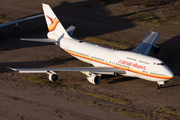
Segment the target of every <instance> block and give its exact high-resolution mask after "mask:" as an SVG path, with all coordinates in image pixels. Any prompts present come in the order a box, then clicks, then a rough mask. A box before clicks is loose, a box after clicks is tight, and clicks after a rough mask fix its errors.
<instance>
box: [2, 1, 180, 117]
mask: <svg viewBox="0 0 180 120" xmlns="http://www.w3.org/2000/svg"><path fill="white" fill-rule="evenodd" d="M42 3H47V4H49V5H50V6H51V7H52V8H53V10H54V12H55V13H56V15H57V17H58V18H59V20H60V21H61V23H62V24H63V26H64V27H65V28H67V27H69V26H71V25H73V26H76V30H75V32H74V34H73V36H72V37H74V38H78V39H81V40H84V41H88V42H92V43H95V44H99V45H102V46H105V47H110V48H113V49H119V50H120V49H122V50H128V51H131V50H132V49H133V48H135V47H136V46H137V45H138V44H139V43H140V42H141V41H142V40H143V38H144V37H146V36H147V35H148V34H149V33H150V32H151V31H155V32H158V33H160V38H159V40H158V41H157V44H156V45H157V46H159V47H160V49H161V52H160V53H159V54H158V55H154V54H152V53H150V56H154V57H157V58H159V59H161V60H163V61H164V62H165V63H166V64H167V65H168V66H169V67H170V69H171V70H172V71H173V72H174V74H175V76H174V78H173V79H171V80H169V82H168V83H166V84H165V85H163V87H162V89H156V88H155V87H156V83H154V82H150V81H145V80H142V79H138V78H130V77H123V76H117V77H115V76H103V77H102V80H101V83H100V84H98V85H93V84H91V83H89V82H88V81H87V80H86V76H85V75H83V74H82V73H80V72H57V74H58V77H59V79H58V80H57V81H56V82H55V83H52V82H50V81H49V80H48V75H46V74H19V73H18V72H14V71H12V70H9V69H8V68H7V67H14V68H16V67H18V68H29V67H30V68H41V67H46V68H47V67H49V68H51V67H80V66H81V67H82V66H90V65H89V64H86V63H83V62H81V61H79V60H77V59H75V58H73V57H72V56H70V55H69V54H68V53H66V52H65V51H63V50H62V49H60V47H59V46H56V45H54V44H49V43H37V42H24V41H21V40H20V38H46V37H47V32H48V29H47V25H46V23H45V19H44V17H41V18H37V19H34V20H30V21H25V22H22V23H19V24H18V25H19V26H20V27H21V33H20V34H18V35H15V34H14V33H13V28H14V26H15V25H10V26H7V27H3V28H0V119H2V120H41V119H43V120H57V119H64V120H72V119H75V120H76V119H77V120H79V119H80V120H81V119H82V120H117V119H118V120H119V119H120V120H123V119H129V120H131V119H138V120H139V119H142V120H144V119H154V120H157V119H159V120H174V119H180V103H179V101H180V94H179V91H180V69H179V67H180V54H179V51H180V47H179V44H180V41H179V39H180V22H179V21H180V17H179V16H180V15H179V11H180V9H179V6H178V5H179V3H178V1H173V2H171V1H169V0H166V5H159V6H151V7H144V6H143V5H142V4H143V3H142V2H141V1H140V0H136V1H134V2H132V3H131V5H130V6H128V7H125V6H123V1H122V0H117V1H114V2H112V3H111V2H107V3H106V2H104V1H100V0H97V1H95V0H51V1H48V0H26V1H24V0H16V1H14V0H6V1H5V0H4V1H3V0H1V2H0V9H1V10H0V23H6V22H10V21H13V20H17V19H21V18H25V17H28V16H32V15H36V14H40V13H42V5H41V4H42ZM102 54H105V53H102Z"/></svg>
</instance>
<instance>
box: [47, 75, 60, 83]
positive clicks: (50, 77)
mask: <svg viewBox="0 0 180 120" xmlns="http://www.w3.org/2000/svg"><path fill="white" fill-rule="evenodd" d="M57 79H58V76H57V74H49V80H50V81H52V82H56V80H57Z"/></svg>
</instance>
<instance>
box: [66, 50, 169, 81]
mask: <svg viewBox="0 0 180 120" xmlns="http://www.w3.org/2000/svg"><path fill="white" fill-rule="evenodd" d="M63 50H65V49H63ZM65 51H66V52H68V53H69V54H71V55H74V56H77V57H81V58H85V59H88V60H91V61H95V62H98V63H101V64H105V65H109V66H112V67H114V68H120V69H122V70H125V71H130V72H133V73H138V74H141V75H144V76H149V77H153V78H161V79H171V78H172V77H167V76H160V75H154V74H148V73H144V72H140V71H137V70H133V69H129V68H126V67H122V66H119V65H114V64H111V63H108V62H104V61H101V60H97V59H94V58H89V57H86V56H83V55H80V54H77V53H73V52H70V51H67V50H65Z"/></svg>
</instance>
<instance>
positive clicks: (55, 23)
mask: <svg viewBox="0 0 180 120" xmlns="http://www.w3.org/2000/svg"><path fill="white" fill-rule="evenodd" d="M42 5H43V11H44V16H45V19H46V23H47V27H48V29H49V33H48V38H51V39H56V40H57V39H58V38H59V37H62V36H63V37H66V38H70V36H69V35H68V33H67V32H66V30H65V29H64V27H63V26H62V24H61V23H60V21H59V20H58V18H57V17H56V15H55V14H54V12H53V11H52V9H51V8H50V6H49V5H47V4H44V3H42Z"/></svg>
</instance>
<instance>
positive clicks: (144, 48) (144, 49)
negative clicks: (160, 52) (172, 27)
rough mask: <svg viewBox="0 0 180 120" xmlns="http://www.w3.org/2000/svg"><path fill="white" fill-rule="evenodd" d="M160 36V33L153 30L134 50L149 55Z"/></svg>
mask: <svg viewBox="0 0 180 120" xmlns="http://www.w3.org/2000/svg"><path fill="white" fill-rule="evenodd" d="M159 36H160V35H159V33H157V32H151V33H150V34H149V35H148V36H146V37H145V38H144V39H143V41H142V42H141V43H140V44H139V45H138V46H137V47H136V48H135V49H133V52H136V53H141V54H144V55H148V54H149V51H150V50H151V47H152V45H153V44H154V43H156V41H157V40H158V38H159Z"/></svg>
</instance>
